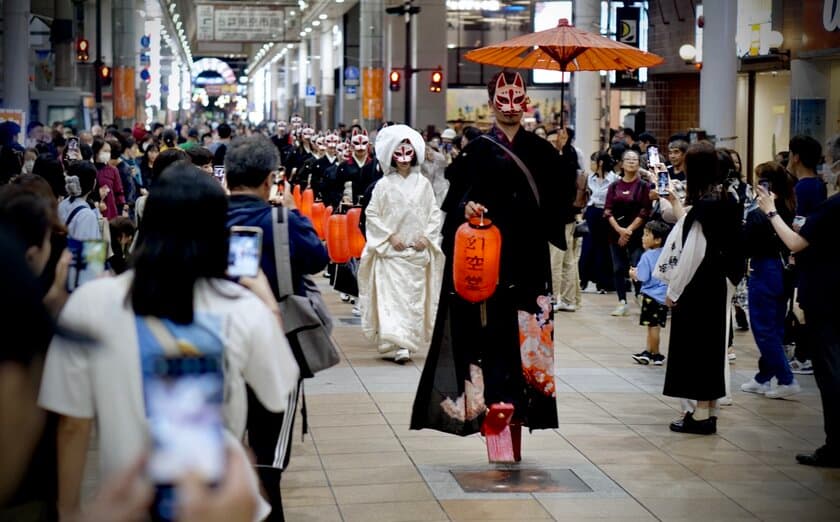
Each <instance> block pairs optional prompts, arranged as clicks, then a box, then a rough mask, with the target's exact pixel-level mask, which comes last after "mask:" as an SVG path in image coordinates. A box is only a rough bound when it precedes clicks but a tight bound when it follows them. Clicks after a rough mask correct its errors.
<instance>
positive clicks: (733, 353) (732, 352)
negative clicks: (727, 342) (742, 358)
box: [726, 348, 738, 364]
mask: <svg viewBox="0 0 840 522" xmlns="http://www.w3.org/2000/svg"><path fill="white" fill-rule="evenodd" d="M726 356H727V357H728V358H729V361H730V363H729V364H732V361H734V360H736V359H737V358H738V356H737V355H735V350H733V349H732V348H730V349H729V353H728V354H727V355H726Z"/></svg>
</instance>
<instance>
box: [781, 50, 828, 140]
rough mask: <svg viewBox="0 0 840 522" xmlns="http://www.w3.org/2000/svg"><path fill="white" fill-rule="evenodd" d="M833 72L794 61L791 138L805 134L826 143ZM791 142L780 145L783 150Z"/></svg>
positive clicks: (792, 66) (824, 67)
mask: <svg viewBox="0 0 840 522" xmlns="http://www.w3.org/2000/svg"><path fill="white" fill-rule="evenodd" d="M830 75H831V73H830V70H829V68H828V67H826V66H825V65H824V64H823V63H821V62H818V61H810V60H791V61H790V135H791V136H795V135H797V134H805V135H808V136H811V137H812V138H814V139H816V140H817V141H819V142H820V143H825V140H826V127H825V122H826V110H827V108H828V102H827V100H828V97H829V85H830ZM787 145H788V144H787V143H777V144H776V147H777V149H779V150H784V149H787Z"/></svg>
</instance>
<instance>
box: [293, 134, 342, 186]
mask: <svg viewBox="0 0 840 522" xmlns="http://www.w3.org/2000/svg"><path fill="white" fill-rule="evenodd" d="M339 141H340V140H339V139H338V134H327V135H326V136H323V137H321V136H319V137H318V138H317V139H316V140H315V143H316V144H317V146H318V149H319V150H318V151H319V153H320V154H321V156H319V157H318V158H317V159H311V160H309V161H307V162H306V163H304V164H303V168H301V170H300V174H299V176H298V179H299V183H300V185H301V188H302V189H305V188H311V189H312V191H313V192H314V193H315V199H316V200H323V199H324V194H323V190H324V187H323V185H324V174H325V173H326V171H327V169H328V168H330V166H332V165H335V163H336V162H337V161H338V155H337V152H336V147H337V146H338V143H339Z"/></svg>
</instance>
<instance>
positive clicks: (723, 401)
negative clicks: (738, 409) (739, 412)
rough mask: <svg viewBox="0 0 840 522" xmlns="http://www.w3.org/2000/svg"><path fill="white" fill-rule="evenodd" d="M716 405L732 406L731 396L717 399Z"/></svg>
mask: <svg viewBox="0 0 840 522" xmlns="http://www.w3.org/2000/svg"><path fill="white" fill-rule="evenodd" d="M718 406H732V397H721V398H720V399H718Z"/></svg>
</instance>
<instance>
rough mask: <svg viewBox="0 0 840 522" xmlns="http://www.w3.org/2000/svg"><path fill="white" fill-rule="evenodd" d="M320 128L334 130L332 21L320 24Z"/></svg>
mask: <svg viewBox="0 0 840 522" xmlns="http://www.w3.org/2000/svg"><path fill="white" fill-rule="evenodd" d="M320 29H321V92H320V96H319V97H318V98H319V99H320V101H321V110H320V113H321V127H323V128H324V129H332V128H335V126H336V125H335V117H334V114H335V109H334V104H335V83H334V82H335V71H334V69H335V65H334V63H333V62H334V60H333V35H332V21H331V20H323V21H322V22H321V27H320Z"/></svg>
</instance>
